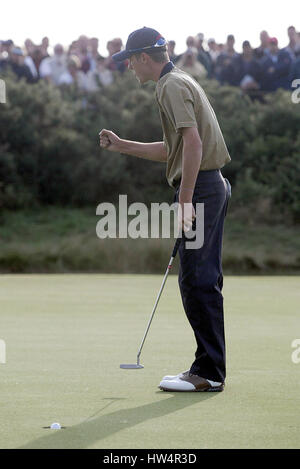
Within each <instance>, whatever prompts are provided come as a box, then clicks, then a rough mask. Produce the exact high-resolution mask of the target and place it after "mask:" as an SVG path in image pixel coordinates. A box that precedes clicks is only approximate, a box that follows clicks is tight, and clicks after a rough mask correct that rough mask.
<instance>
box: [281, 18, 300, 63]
mask: <svg viewBox="0 0 300 469" xmlns="http://www.w3.org/2000/svg"><path fill="white" fill-rule="evenodd" d="M287 33H288V37H289V43H288V45H287V46H286V47H285V48H284V50H285V51H286V52H288V53H289V54H290V56H291V59H292V61H295V60H296V50H297V49H298V47H299V43H298V34H297V31H296V28H295V26H289V27H288V30H287Z"/></svg>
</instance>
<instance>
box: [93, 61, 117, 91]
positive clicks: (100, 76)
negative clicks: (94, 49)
mask: <svg viewBox="0 0 300 469" xmlns="http://www.w3.org/2000/svg"><path fill="white" fill-rule="evenodd" d="M95 78H96V81H98V80H99V83H100V84H101V85H103V86H109V85H111V84H112V82H113V81H114V77H113V73H112V71H111V70H109V69H108V68H106V66H105V58H104V57H101V56H100V57H99V58H98V64H97V71H96V77H95Z"/></svg>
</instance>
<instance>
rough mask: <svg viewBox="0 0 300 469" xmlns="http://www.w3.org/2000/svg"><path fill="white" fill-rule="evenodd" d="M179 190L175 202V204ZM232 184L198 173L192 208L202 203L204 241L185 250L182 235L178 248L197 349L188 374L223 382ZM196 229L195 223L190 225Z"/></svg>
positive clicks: (185, 302) (216, 174)
mask: <svg viewBox="0 0 300 469" xmlns="http://www.w3.org/2000/svg"><path fill="white" fill-rule="evenodd" d="M178 194H179V187H178V189H177V191H176V194H175V198H174V200H175V201H176V202H178ZM230 197H231V185H230V183H229V181H228V180H227V179H225V178H224V177H223V175H222V173H221V171H220V170H212V171H200V172H199V174H198V177H197V181H196V185H195V190H194V194H193V205H194V206H195V207H196V203H204V242H203V246H202V247H200V248H198V249H187V247H186V243H185V241H191V239H187V238H186V237H185V236H183V239H182V242H181V244H180V247H179V257H180V270H179V277H178V280H179V287H180V292H181V298H182V302H183V306H184V309H185V313H186V315H187V318H188V320H189V322H190V324H191V326H192V328H193V331H194V334H195V338H196V342H197V350H196V353H195V361H194V362H193V364H192V366H191V368H190V372H191V373H193V374H196V375H199V376H202V377H203V378H207V379H211V380H213V381H221V382H223V381H225V376H226V365H225V334H224V311H223V296H222V288H223V274H222V238H223V229H224V220H225V216H226V213H227V206H228V201H229V198H230ZM193 227H194V229H195V224H194V225H193Z"/></svg>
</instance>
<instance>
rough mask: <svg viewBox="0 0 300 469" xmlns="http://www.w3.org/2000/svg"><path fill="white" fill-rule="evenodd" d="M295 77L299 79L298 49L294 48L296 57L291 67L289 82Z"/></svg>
mask: <svg viewBox="0 0 300 469" xmlns="http://www.w3.org/2000/svg"><path fill="white" fill-rule="evenodd" d="M296 79H300V49H297V50H296V59H295V61H294V62H293V64H292V68H291V76H290V84H291V85H292V83H293V81H294V80H296Z"/></svg>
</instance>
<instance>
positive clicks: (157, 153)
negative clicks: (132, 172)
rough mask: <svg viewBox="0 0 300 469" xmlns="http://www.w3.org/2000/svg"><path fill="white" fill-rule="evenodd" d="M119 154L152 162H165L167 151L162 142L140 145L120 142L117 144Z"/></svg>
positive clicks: (128, 141)
mask: <svg viewBox="0 0 300 469" xmlns="http://www.w3.org/2000/svg"><path fill="white" fill-rule="evenodd" d="M118 146H119V151H120V153H125V154H126V155H132V156H137V157H138V158H144V159H146V160H152V161H161V162H166V161H167V150H166V147H165V145H164V143H163V142H154V143H140V142H132V141H131V140H123V139H122V140H121V141H120V142H119V144H118Z"/></svg>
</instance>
